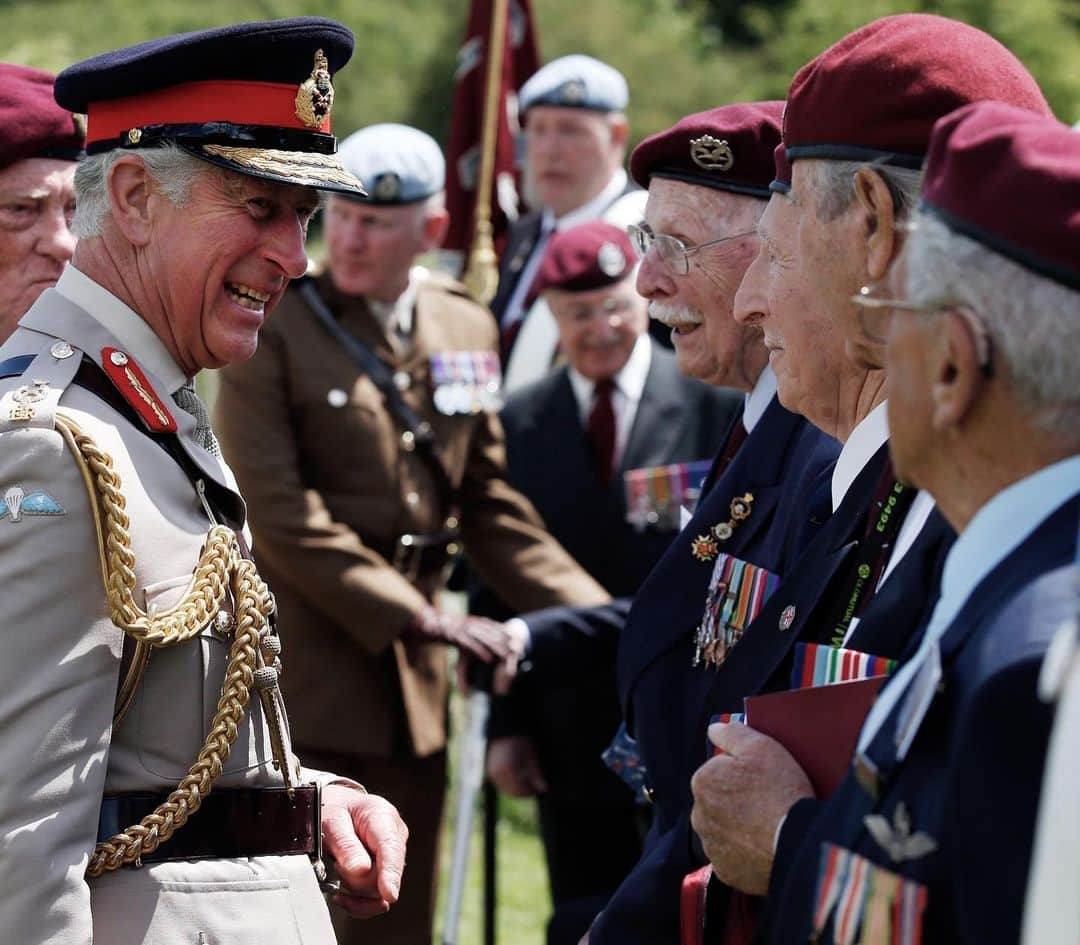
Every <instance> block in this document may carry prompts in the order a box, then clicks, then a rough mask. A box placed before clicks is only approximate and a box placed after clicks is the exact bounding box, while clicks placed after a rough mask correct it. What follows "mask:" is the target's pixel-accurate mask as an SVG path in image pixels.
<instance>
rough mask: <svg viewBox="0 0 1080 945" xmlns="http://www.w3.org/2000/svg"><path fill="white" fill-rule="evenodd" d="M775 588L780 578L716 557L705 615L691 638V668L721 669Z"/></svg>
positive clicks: (730, 558) (736, 560) (725, 556)
mask: <svg viewBox="0 0 1080 945" xmlns="http://www.w3.org/2000/svg"><path fill="white" fill-rule="evenodd" d="M779 584H780V575H778V574H774V573H773V572H772V571H769V570H767V569H765V568H762V567H758V566H757V565H756V564H751V563H750V562H749V561H743V560H741V559H740V558H736V557H734V556H733V555H728V554H722V555H720V556H719V557H718V558H717V559H716V563H715V564H714V565H713V573H712V578H711V579H710V581H709V592H708V595H707V596H706V599H705V613H704V615H703V616H702V618H701V623H700V624H699V625H698V629H697V632H696V633H695V634H694V658H693V663H692V665H694V666H700V665H701V664H702V663H705V664H707V665H709V666H714V667H720V666H722V665H723V663H724V660H726V659H727V656H728V653H730V652H731V649H732V647H734V646H735V644H737V643H738V642H739V640H741V639H742V635H743V632H744V631H745V630H746V628H747V627H748V626H749V625H750V624H751V623H752V622H753V620H754V618H755V617H756V616H757V615H758V612H759V611H760V610H761V608H762V607H763V606H764V604H765V602H766V601H767V600H768V599H769V598H770V597H771V596H772V594H773V591H775V590H776V588H777V586H778V585H779Z"/></svg>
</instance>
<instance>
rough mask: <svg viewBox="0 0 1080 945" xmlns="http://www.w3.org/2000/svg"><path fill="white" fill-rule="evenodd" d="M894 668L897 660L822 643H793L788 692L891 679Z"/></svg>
mask: <svg viewBox="0 0 1080 945" xmlns="http://www.w3.org/2000/svg"><path fill="white" fill-rule="evenodd" d="M896 665H897V660H890V659H885V657H883V656H872V655H871V654H869V653H860V652H859V651H858V650H850V649H845V648H844V647H839V646H828V645H827V644H824V643H796V644H795V663H794V666H793V667H792V670H791V688H792V689H809V688H811V687H812V686H829V685H832V684H833V683H840V682H852V681H853V680H857V679H872V678H873V677H875V676H891V675H892V673H893V671H894V670H895V669H896Z"/></svg>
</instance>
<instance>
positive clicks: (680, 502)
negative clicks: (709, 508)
mask: <svg viewBox="0 0 1080 945" xmlns="http://www.w3.org/2000/svg"><path fill="white" fill-rule="evenodd" d="M711 466H712V460H710V459H698V460H695V461H694V462H691V463H671V464H669V465H667V466H649V467H644V468H641V469H628V470H627V471H626V472H625V473H623V485H624V488H625V490H626V520H627V521H628V522H629V523H630V524H631V525H633V526H634V528H636V529H637V530H638V531H644V530H645V529H646V528H649V527H652V528H656V529H659V530H661V531H678V530H679V529H680V528H681V527H682V522H681V517H682V510H683V509H686V511H687V512H689V513H690V514H693V512H694V508H695V507H696V505H697V500H698V498H699V497H700V495H701V484H702V483H703V482H704V481H705V477H706V476H707V475H708V474H709V469H710V467H711Z"/></svg>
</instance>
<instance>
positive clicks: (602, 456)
mask: <svg viewBox="0 0 1080 945" xmlns="http://www.w3.org/2000/svg"><path fill="white" fill-rule="evenodd" d="M614 390H615V382H614V381H613V380H612V379H611V378H605V379H604V380H601V381H597V382H596V388H595V393H594V395H593V405H592V409H591V410H590V411H589V417H588V420H587V421H586V423H585V432H586V433H587V434H588V437H589V444H590V445H591V447H592V454H593V461H594V462H595V464H596V474H597V476H598V477H599V478H600V481H601V482H602V483H604V485H607V484H608V483H609V482H611V474H612V472H613V469H612V466H613V464H614V461H615V407H614V405H613V404H612V402H611V394H612V392H613V391H614Z"/></svg>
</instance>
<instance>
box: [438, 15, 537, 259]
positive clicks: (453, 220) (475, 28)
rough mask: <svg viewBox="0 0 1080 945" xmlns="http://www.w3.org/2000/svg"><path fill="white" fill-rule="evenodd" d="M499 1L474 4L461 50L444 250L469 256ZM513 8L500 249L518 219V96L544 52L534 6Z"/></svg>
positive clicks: (499, 161) (502, 98)
mask: <svg viewBox="0 0 1080 945" xmlns="http://www.w3.org/2000/svg"><path fill="white" fill-rule="evenodd" d="M496 2H497V0H472V6H471V8H470V10H469V24H468V27H467V28H466V30H465V42H464V43H463V44H462V46H461V49H459V50H458V56H457V68H456V69H455V70H454V103H453V112H452V117H451V120H450V142H449V145H448V147H447V149H446V201H447V209H448V210H449V211H450V229H449V231H448V232H447V234H446V240H445V242H444V246H445V248H446V249H448V250H458V251H462V252H464V253H467V252H468V250H469V248H470V246H471V245H472V239H473V232H474V219H473V218H474V214H475V209H476V184H477V179H478V178H479V176H480V150H481V147H482V140H483V129H484V103H485V92H486V89H485V86H486V82H487V61H488V50H489V48H490V40H491V21H492V12H493V8H494V5H495V3H496ZM505 2H507V3H509V8H508V15H507V24H506V36H505V37H504V39H503V44H504V45H503V55H502V78H501V81H500V84H499V94H498V103H499V104H498V107H499V124H498V131H497V134H496V140H495V165H494V167H495V176H494V180H493V183H492V198H493V199H492V208H491V222H492V227H493V230H494V235H495V245H496V247H499V246H501V245H502V241H501V239H500V237H502V236H503V235H504V234H505V232H506V226H507V221H508V220H514V219H516V218H517V215H518V208H519V198H518V183H519V175H518V170H517V164H516V161H515V147H516V141H517V137H518V135H519V132H520V127H519V124H518V111H517V90H518V89H519V88H521V86H522V84H523V83H524V82H525V80H526V79H528V78H529V76H531V75H532V74H533V73H534V72H535V71H536V70H537V69H538V68H539V67H540V49H539V46H538V45H537V41H536V27H535V21H534V18H533V13H532V4H531V0H505Z"/></svg>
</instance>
